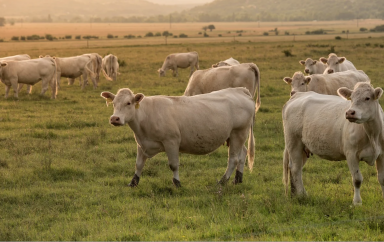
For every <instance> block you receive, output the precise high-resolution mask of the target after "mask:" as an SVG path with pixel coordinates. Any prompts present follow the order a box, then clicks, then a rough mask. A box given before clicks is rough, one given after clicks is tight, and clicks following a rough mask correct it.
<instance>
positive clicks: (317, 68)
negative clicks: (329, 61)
mask: <svg viewBox="0 0 384 242" xmlns="http://www.w3.org/2000/svg"><path fill="white" fill-rule="evenodd" d="M299 63H300V64H301V65H303V66H304V72H305V73H306V74H309V75H312V74H323V73H324V71H325V69H326V68H327V65H325V64H324V63H323V62H321V61H317V60H312V59H311V58H307V59H306V60H305V61H303V60H301V61H299Z"/></svg>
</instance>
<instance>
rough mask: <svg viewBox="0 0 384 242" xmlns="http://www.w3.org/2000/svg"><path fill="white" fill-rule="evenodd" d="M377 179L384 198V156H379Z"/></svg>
mask: <svg viewBox="0 0 384 242" xmlns="http://www.w3.org/2000/svg"><path fill="white" fill-rule="evenodd" d="M376 170H377V179H378V180H379V183H380V185H381V190H382V192H383V197H384V155H379V157H378V158H377V160H376Z"/></svg>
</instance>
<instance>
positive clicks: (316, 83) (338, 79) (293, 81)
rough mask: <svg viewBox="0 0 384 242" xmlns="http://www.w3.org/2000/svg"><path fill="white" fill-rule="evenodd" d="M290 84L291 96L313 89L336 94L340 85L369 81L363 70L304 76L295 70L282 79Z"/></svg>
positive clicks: (345, 85) (348, 85)
mask: <svg viewBox="0 0 384 242" xmlns="http://www.w3.org/2000/svg"><path fill="white" fill-rule="evenodd" d="M283 80H284V81H285V82H286V83H287V84H289V85H291V96H292V95H294V94H295V93H297V92H308V91H314V92H317V93H320V94H327V95H337V89H339V88H340V87H348V88H353V87H354V86H355V84H356V83H358V82H370V79H369V77H368V76H367V75H366V74H365V73H364V72H363V71H360V70H359V71H344V72H337V73H334V74H332V75H325V74H314V75H310V76H304V74H303V73H302V72H301V71H298V72H295V74H293V77H292V78H290V77H285V78H284V79H283Z"/></svg>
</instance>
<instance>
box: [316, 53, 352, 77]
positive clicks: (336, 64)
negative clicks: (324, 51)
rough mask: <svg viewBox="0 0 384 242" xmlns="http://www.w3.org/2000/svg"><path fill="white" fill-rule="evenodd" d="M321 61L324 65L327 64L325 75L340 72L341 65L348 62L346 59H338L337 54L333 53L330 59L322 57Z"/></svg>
mask: <svg viewBox="0 0 384 242" xmlns="http://www.w3.org/2000/svg"><path fill="white" fill-rule="evenodd" d="M320 60H321V61H322V62H323V63H324V64H327V68H326V69H325V71H324V74H332V73H335V72H339V71H340V64H341V63H343V62H344V61H345V60H346V58H345V57H337V55H336V54H334V53H331V54H329V56H328V59H326V58H324V57H322V58H321V59H320ZM324 61H325V62H324Z"/></svg>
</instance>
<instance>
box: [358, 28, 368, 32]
mask: <svg viewBox="0 0 384 242" xmlns="http://www.w3.org/2000/svg"><path fill="white" fill-rule="evenodd" d="M367 30H368V29H367V28H360V32H365V31H367Z"/></svg>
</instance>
